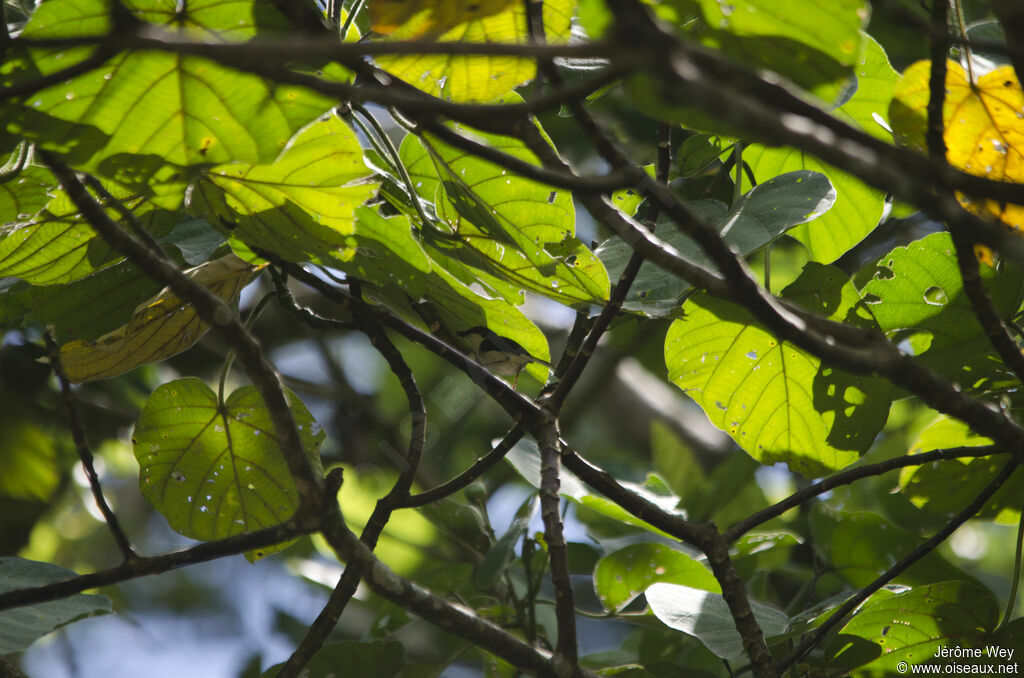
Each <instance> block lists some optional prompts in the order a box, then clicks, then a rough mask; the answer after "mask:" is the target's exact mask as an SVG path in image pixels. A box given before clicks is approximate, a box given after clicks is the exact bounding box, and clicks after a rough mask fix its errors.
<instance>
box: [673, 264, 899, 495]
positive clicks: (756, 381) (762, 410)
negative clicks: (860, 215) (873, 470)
mask: <svg viewBox="0 0 1024 678" xmlns="http://www.w3.org/2000/svg"><path fill="white" fill-rule="evenodd" d="M783 297H787V298H791V299H794V300H796V301H798V302H799V303H801V305H803V306H805V307H807V308H810V309H813V310H816V311H819V312H824V314H825V315H827V316H828V317H831V318H833V319H836V320H841V321H845V322H852V323H854V324H857V325H861V326H867V327H870V326H872V324H873V321H872V320H871V319H870V317H869V314H866V313H865V312H864V311H863V309H862V308H861V307H860V298H859V296H858V295H857V292H856V290H855V289H854V288H853V285H852V284H851V283H850V282H849V280H848V279H847V278H846V276H845V274H843V273H842V272H841V271H839V270H837V269H833V268H829V267H825V266H821V265H819V264H809V265H808V266H807V267H806V268H805V269H804V273H803V274H802V275H801V276H800V278H799V279H797V281H796V282H794V283H793V284H792V285H791V286H790V287H788V288H786V290H784V291H783ZM685 310H686V315H685V316H684V317H683V318H681V319H679V320H676V321H675V322H673V323H672V326H671V327H670V328H669V331H668V336H667V337H666V338H665V363H666V365H667V366H668V370H669V378H670V379H671V380H672V381H673V382H674V383H675V384H676V385H677V386H679V387H680V388H681V389H683V390H684V391H686V392H687V393H688V394H690V396H691V397H693V398H694V400H695V401H696V402H697V403H698V404H699V405H700V406H701V408H702V409H703V410H704V412H705V414H707V416H708V418H709V419H710V420H711V422H712V423H713V424H715V425H716V426H718V427H719V428H721V429H722V430H724V431H726V432H727V433H729V435H730V436H732V438H733V440H735V441H736V442H737V443H738V444H739V446H740V447H742V448H743V449H744V450H745V451H746V452H747V453H748V454H750V455H751V456H752V457H754V458H755V459H757V460H758V461H760V462H761V463H763V464H773V463H776V462H786V463H787V464H788V465H789V467H790V469H791V470H793V471H796V472H797V473H800V474H802V475H804V476H807V477H815V476H820V475H823V474H825V473H829V472H831V471H835V470H837V469H840V468H843V467H845V466H847V465H849V464H851V463H853V462H854V461H856V460H857V458H858V457H859V456H860V455H861V454H863V453H864V452H865V451H866V450H867V449H868V447H870V446H871V443H872V442H873V441H874V438H875V435H876V434H877V433H878V432H879V431H880V430H881V428H882V426H883V425H884V424H885V420H886V417H887V415H888V411H889V402H890V386H889V384H888V383H887V382H885V381H884V380H881V379H878V378H876V377H861V376H854V375H851V374H848V373H845V372H843V371H841V370H837V369H833V368H831V367H829V366H828V365H826V364H822V362H821V360H820V359H819V358H818V357H817V356H814V355H812V354H810V353H807V352H806V351H803V350H802V349H799V348H797V347H794V346H790V345H789V344H785V343H781V344H780V343H779V342H778V340H776V339H775V337H774V336H773V335H772V334H771V333H769V332H767V331H765V330H764V329H762V328H761V327H760V326H759V325H758V324H757V323H756V322H755V321H754V319H753V317H752V316H751V315H750V313H749V312H748V311H747V310H746V309H744V308H742V307H740V306H737V305H735V304H732V303H730V302H724V301H721V300H718V299H715V298H713V297H710V296H708V295H706V294H697V295H694V297H693V298H692V300H691V301H690V302H689V303H688V304H687V306H686V307H685Z"/></svg>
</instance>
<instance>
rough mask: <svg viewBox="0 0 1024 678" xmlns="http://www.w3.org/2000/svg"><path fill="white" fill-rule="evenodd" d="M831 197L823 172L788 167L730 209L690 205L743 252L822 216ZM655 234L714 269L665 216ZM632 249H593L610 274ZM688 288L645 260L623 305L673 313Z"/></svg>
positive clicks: (618, 243)
mask: <svg viewBox="0 0 1024 678" xmlns="http://www.w3.org/2000/svg"><path fill="white" fill-rule="evenodd" d="M835 197H836V194H835V191H834V190H833V189H832V186H831V184H829V182H828V179H827V178H826V177H825V176H824V175H822V174H818V173H815V172H790V173H788V174H784V175H781V176H777V177H775V178H774V179H771V180H769V181H766V182H764V183H763V184H760V185H758V186H755V187H754V188H752V189H751V190H750V191H748V192H747V194H746V195H744V196H743V197H742V198H741V199H740V200H738V201H736V204H734V205H733V206H732V207H731V208H727V207H726V206H725V205H724V204H722V203H720V202H718V201H714V200H700V201H695V202H692V203H689V207H690V208H692V209H694V210H696V211H697V212H699V213H701V214H702V215H703V216H704V217H705V218H706V219H708V220H709V221H710V222H711V225H712V226H714V227H715V228H716V229H718V231H719V233H721V234H722V237H723V238H724V239H725V240H726V241H727V242H729V243H730V244H731V245H732V246H733V248H734V249H736V250H737V251H738V252H739V253H740V254H742V255H744V256H747V255H749V254H752V253H753V252H756V251H757V250H759V249H760V248H762V247H764V246H765V245H767V244H768V243H770V242H772V241H773V240H775V239H776V238H778V237H779V236H780V235H782V234H783V233H785V232H786V231H788V230H789V229H791V228H793V227H794V226H796V225H797V224H802V223H805V222H807V221H811V220H814V219H818V218H820V217H821V215H822V214H825V213H827V212H828V210H829V209H830V208H831V207H832V203H833V202H834V201H835ZM654 234H655V235H656V236H657V237H659V238H661V239H662V240H664V241H665V242H667V243H668V244H669V245H671V246H672V247H674V248H675V249H676V250H677V251H678V252H679V253H680V254H682V255H683V256H685V257H686V258H687V259H689V260H691V261H693V262H695V263H698V264H701V265H703V266H705V267H707V268H710V269H712V270H716V269H717V267H716V266H715V265H714V264H712V263H711V260H710V259H709V258H708V256H707V255H706V254H705V253H704V251H703V249H701V247H700V246H699V245H698V244H697V243H696V242H695V241H694V240H692V239H691V238H689V237H688V236H686V235H684V234H683V233H682V232H681V230H680V229H679V227H678V226H676V225H675V224H674V223H672V222H671V221H670V220H669V219H668V218H663V219H661V220H659V224H658V226H657V228H656V229H655V231H654ZM632 253H633V249H632V248H631V247H630V246H629V245H628V244H626V243H625V242H624V241H623V240H622V239H621V238H617V237H616V238H610V239H609V240H607V241H605V242H604V243H603V244H602V245H601V246H600V247H599V248H598V249H597V252H596V254H597V256H598V257H600V258H601V260H602V261H603V262H604V264H605V266H606V267H607V269H608V275H609V277H611V278H612V279H617V278H618V277H619V276H620V275H621V274H622V271H623V270H624V269H625V268H626V263H627V262H628V261H629V258H630V257H631V256H632ZM689 289H690V284H689V283H688V282H686V281H685V280H681V279H680V278H678V277H677V276H675V275H672V274H670V273H667V272H665V271H663V270H662V269H660V268H658V267H657V266H655V265H654V264H651V263H645V264H644V265H643V266H641V267H640V272H639V273H638V274H637V278H636V281H635V282H634V283H633V286H632V287H631V288H630V290H629V293H628V294H627V295H626V300H625V303H624V304H623V308H625V309H626V310H628V311H634V312H637V313H643V314H645V315H648V316H665V315H676V314H677V313H678V307H679V304H680V301H681V299H682V297H683V295H684V294H685V293H686V291H687V290H689Z"/></svg>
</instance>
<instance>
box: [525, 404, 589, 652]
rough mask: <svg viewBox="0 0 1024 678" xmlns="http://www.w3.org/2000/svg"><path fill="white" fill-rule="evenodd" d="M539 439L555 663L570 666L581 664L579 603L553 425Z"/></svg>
mask: <svg viewBox="0 0 1024 678" xmlns="http://www.w3.org/2000/svg"><path fill="white" fill-rule="evenodd" d="M538 433H539V435H537V434H535V435H537V445H538V447H539V448H540V459H541V461H540V516H541V520H542V521H543V523H544V541H545V542H547V551H548V560H549V563H550V567H551V583H552V585H553V586H554V588H555V616H556V618H557V621H558V643H557V645H556V647H555V660H556V662H557V661H563V662H565V663H566V664H568V665H569V666H576V665H577V662H578V661H579V656H578V650H577V646H576V603H575V602H574V600H575V596H574V595H573V590H572V577H571V575H570V573H569V555H568V547H567V546H566V543H565V534H564V532H563V529H562V515H561V511H560V508H561V504H562V501H561V498H560V497H559V494H558V488H559V486H560V483H559V479H558V476H559V473H560V469H561V462H560V458H559V457H560V455H559V440H558V430H557V428H556V426H555V424H554V423H550V424H548V425H547V426H545V427H544V428H543V429H542V430H541V431H539V432H538Z"/></svg>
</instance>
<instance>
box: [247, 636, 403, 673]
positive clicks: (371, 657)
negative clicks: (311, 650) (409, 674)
mask: <svg viewBox="0 0 1024 678" xmlns="http://www.w3.org/2000/svg"><path fill="white" fill-rule="evenodd" d="M405 664H406V662H405V647H404V646H403V645H402V643H399V642H397V641H394V640H378V641H374V642H372V643H361V642H357V641H354V640H346V641H343V642H340V643H328V644H327V645H324V646H323V647H322V648H320V650H318V651H317V653H316V654H314V655H313V657H312V658H311V659H310V660H309V662H308V663H307V664H306V665H305V666H304V667H303V669H302V675H303V676H306V677H307V678H329V677H330V676H340V675H346V676H347V675H351V676H374V678H393V677H394V676H397V675H398V673H399V672H400V671H401V670H402V668H403V667H404V666H405ZM283 666H284V663H281V664H275V665H274V666H271V667H270V668H269V669H267V670H266V671H264V672H263V673H262V674H261V675H262V676H264V678H275V676H277V674H278V673H279V672H280V670H281V668H282V667H283Z"/></svg>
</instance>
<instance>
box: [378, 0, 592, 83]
mask: <svg viewBox="0 0 1024 678" xmlns="http://www.w3.org/2000/svg"><path fill="white" fill-rule="evenodd" d="M574 4H575V3H574V0H545V2H544V32H545V37H546V39H547V40H548V41H549V42H567V41H568V39H569V23H570V20H571V19H572V13H573V5H574ZM391 37H392V38H395V39H408V38H412V37H415V36H414V35H412V34H408V33H403V31H401V30H399V31H397V32H395V33H394V34H393V35H392V36H391ZM438 39H439V40H444V41H451V42H470V43H488V42H500V43H513V44H516V43H519V44H525V43H527V42H528V37H527V34H526V14H525V10H524V5H523V4H522V3H520V2H514V3H512V5H511V6H510V7H509V8H508V9H506V10H505V11H503V12H499V13H497V14H493V15H491V16H487V17H484V18H483V19H476V20H473V21H468V22H466V23H464V24H461V25H459V26H456V27H455V28H453V29H452V30H450V31H448V32H446V33H445V34H443V35H441V36H439V37H438ZM377 61H378V63H379V64H380V66H381V67H382V68H384V69H386V70H387V71H389V72H390V73H392V74H393V75H395V76H397V77H399V78H401V79H402V80H405V81H407V82H408V83H409V84H411V85H413V86H414V87H418V88H419V89H421V90H423V91H425V92H427V93H429V94H433V95H435V96H439V97H443V98H445V99H450V100H452V101H459V102H469V101H480V102H487V101H494V100H495V99H498V98H499V97H501V96H504V95H505V94H508V93H509V92H511V91H512V90H513V89H514V88H515V87H518V86H519V85H521V84H523V83H524V82H527V81H528V80H531V79H533V77H534V75H535V74H536V72H537V66H536V63H535V62H534V61H533V60H532V59H518V58H515V57H500V56H448V55H443V54H438V55H412V56H382V57H379V58H378V60H377Z"/></svg>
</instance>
